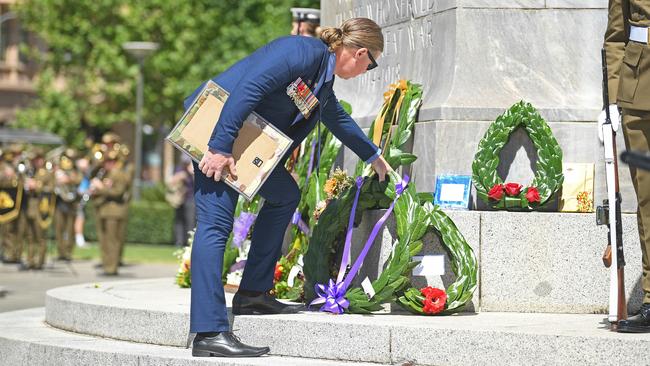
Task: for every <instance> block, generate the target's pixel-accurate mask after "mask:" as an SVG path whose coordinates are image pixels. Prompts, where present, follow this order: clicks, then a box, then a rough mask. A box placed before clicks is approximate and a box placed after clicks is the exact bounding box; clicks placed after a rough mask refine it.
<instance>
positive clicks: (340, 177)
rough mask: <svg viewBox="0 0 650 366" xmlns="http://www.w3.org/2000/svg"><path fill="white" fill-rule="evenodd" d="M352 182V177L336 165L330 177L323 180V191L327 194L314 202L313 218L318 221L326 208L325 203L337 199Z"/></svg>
mask: <svg viewBox="0 0 650 366" xmlns="http://www.w3.org/2000/svg"><path fill="white" fill-rule="evenodd" d="M352 184H354V179H352V177H350V176H348V173H347V171H345V170H341V168H338V167H337V168H336V169H335V170H334V171H333V172H332V174H331V175H330V178H329V179H328V180H326V181H325V187H323V191H324V192H325V194H326V195H327V198H326V199H324V200H321V201H319V202H318V203H317V204H316V208H315V209H314V213H313V215H312V216H313V217H314V220H316V221H318V218H319V217H320V215H321V213H323V211H325V208H327V204H328V203H329V202H331V201H332V200H334V199H338V198H339V196H340V195H341V194H342V193H343V192H345V191H346V190H347V189H348V188H350V187H351V186H352Z"/></svg>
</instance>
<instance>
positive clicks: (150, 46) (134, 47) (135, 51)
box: [122, 42, 158, 201]
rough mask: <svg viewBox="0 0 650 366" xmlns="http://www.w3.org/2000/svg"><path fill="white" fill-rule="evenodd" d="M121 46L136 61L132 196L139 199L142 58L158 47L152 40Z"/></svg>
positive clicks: (142, 82)
mask: <svg viewBox="0 0 650 366" xmlns="http://www.w3.org/2000/svg"><path fill="white" fill-rule="evenodd" d="M122 48H123V49H124V50H125V51H126V52H128V53H129V54H130V55H131V56H133V57H134V58H135V59H136V60H137V61H138V78H137V93H136V100H135V148H134V150H135V153H134V159H135V179H134V182H133V198H134V199H135V200H136V201H137V200H140V189H141V187H142V182H141V179H140V176H141V175H142V104H143V89H144V80H143V79H144V78H143V73H142V70H143V67H144V60H145V59H146V58H147V56H149V55H151V54H152V53H153V52H154V51H156V50H157V49H158V43H154V42H126V43H124V44H123V45H122Z"/></svg>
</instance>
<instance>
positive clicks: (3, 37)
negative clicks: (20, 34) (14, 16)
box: [0, 22, 9, 61]
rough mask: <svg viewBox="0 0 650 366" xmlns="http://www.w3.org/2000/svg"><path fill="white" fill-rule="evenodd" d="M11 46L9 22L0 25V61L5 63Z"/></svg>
mask: <svg viewBox="0 0 650 366" xmlns="http://www.w3.org/2000/svg"><path fill="white" fill-rule="evenodd" d="M8 46H9V22H2V24H0V61H5V57H6V54H7V47H8Z"/></svg>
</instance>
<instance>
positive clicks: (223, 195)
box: [185, 18, 390, 357]
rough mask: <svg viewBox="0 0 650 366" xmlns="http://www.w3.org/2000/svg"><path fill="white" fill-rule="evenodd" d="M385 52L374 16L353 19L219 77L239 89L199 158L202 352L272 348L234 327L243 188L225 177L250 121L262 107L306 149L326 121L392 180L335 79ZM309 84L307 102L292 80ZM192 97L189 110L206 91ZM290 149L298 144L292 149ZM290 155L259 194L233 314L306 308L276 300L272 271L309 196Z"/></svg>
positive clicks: (196, 267)
mask: <svg viewBox="0 0 650 366" xmlns="http://www.w3.org/2000/svg"><path fill="white" fill-rule="evenodd" d="M383 49H384V39H383V36H382V33H381V28H379V26H378V25H377V24H376V23H375V22H373V21H372V20H370V19H366V18H354V19H349V20H347V21H345V22H344V23H343V24H342V25H341V27H340V28H325V29H324V30H323V31H322V33H321V37H320V39H319V38H308V37H300V36H290V37H283V38H279V39H277V40H275V41H272V42H271V43H269V44H267V45H265V46H263V47H262V48H260V49H258V50H257V51H255V52H254V53H253V54H251V55H250V56H248V57H246V58H244V59H243V60H241V61H239V62H237V63H236V64H234V65H233V66H232V67H230V68H229V69H228V70H226V71H225V72H223V73H222V74H220V75H219V76H217V77H215V78H214V79H213V80H214V81H215V82H216V83H217V84H219V85H220V86H222V87H223V88H225V89H226V90H227V91H228V92H229V93H230V96H229V97H228V100H227V101H226V103H225V105H224V107H223V110H222V112H221V115H220V117H219V122H218V124H217V126H216V127H215V129H214V131H213V133H212V136H211V138H210V141H209V143H208V146H209V151H208V152H206V153H205V155H204V157H203V159H202V160H201V162H200V163H199V164H198V165H197V164H196V163H195V165H194V171H195V172H196V174H195V181H194V182H195V183H194V199H195V201H196V213H197V230H196V234H195V237H194V243H193V248H192V303H191V311H190V332H192V333H197V336H196V338H195V340H194V343H193V348H192V354H193V355H194V356H224V357H242V356H249V357H250V356H260V355H263V354H265V353H267V352H269V348H268V347H252V346H248V345H245V344H243V343H241V342H240V341H239V340H238V339H237V338H236V337H235V336H234V335H233V334H232V332H231V331H230V326H229V323H228V313H227V310H226V303H225V296H224V290H223V285H222V283H221V268H222V266H223V254H224V248H225V245H226V241H227V240H228V236H229V235H230V232H231V230H232V226H233V215H234V210H235V206H236V203H237V198H238V196H237V193H236V192H235V191H234V190H233V189H231V188H230V187H229V186H228V185H226V184H225V183H223V182H221V178H222V176H225V175H226V174H232V175H233V176H236V175H237V171H236V169H235V161H234V159H233V157H232V155H231V154H232V148H233V142H234V141H235V138H236V137H237V133H238V131H239V129H240V128H241V127H242V123H243V121H244V119H246V117H247V116H248V115H249V114H250V113H251V112H253V111H255V112H257V113H258V114H260V115H261V116H262V117H264V118H265V119H266V120H267V121H269V122H270V123H272V124H273V125H275V126H276V127H277V128H279V129H280V130H281V131H283V132H284V133H285V134H286V135H287V136H289V137H290V138H291V139H292V140H293V141H294V146H292V149H291V150H293V148H295V147H296V146H298V145H299V144H300V143H301V141H302V140H304V138H305V137H306V136H307V135H308V134H309V132H311V131H312V130H313V129H314V127H315V125H316V123H317V121H319V120H321V121H322V122H323V123H324V124H325V125H326V126H327V127H328V128H329V130H330V131H332V133H333V134H334V135H335V136H336V137H337V138H338V139H339V140H341V142H343V144H345V145H346V146H347V147H348V148H350V149H351V150H352V151H353V152H355V153H356V154H357V155H358V156H359V157H360V158H361V159H363V160H364V161H366V162H368V163H371V164H372V167H373V168H374V169H375V171H376V172H377V173H378V175H379V178H380V180H384V178H385V175H386V173H387V171H388V170H390V166H389V165H388V164H387V163H386V161H385V160H384V159H383V157H381V155H380V150H379V148H378V147H377V146H375V145H374V144H373V143H372V142H371V141H370V140H369V139H368V138H367V137H366V135H365V134H364V133H363V132H362V131H361V129H360V128H359V126H358V125H357V124H356V123H355V122H354V120H352V118H351V117H350V116H349V115H348V114H347V113H346V112H345V111H344V110H343V108H341V105H340V104H339V103H338V100H337V99H336V96H335V95H334V92H333V91H332V85H333V84H334V75H336V76H338V77H340V78H343V79H349V78H353V77H356V76H359V75H361V74H363V73H364V72H366V71H368V70H372V69H374V68H375V67H377V62H376V61H375V59H377V58H379V56H380V54H381V52H382V51H383ZM298 79H300V80H302V81H303V83H304V86H306V87H308V88H309V89H310V90H311V91H312V92H313V94H314V96H316V98H317V99H318V103H316V104H313V103H312V105H311V108H310V109H309V108H304V107H303V108H302V109H299V108H298V107H297V106H296V103H295V102H294V101H293V100H292V98H291V97H290V96H289V95H288V94H287V86H289V85H290V84H292V83H295V82H299V81H300V80H298ZM201 88H202V86H201V87H199V88H198V89H197V90H196V91H195V92H194V93H193V95H191V96H190V97H189V98H187V99H186V102H185V106H186V108H187V107H188V105H189V104H190V103H191V101H192V100H194V97H195V96H196V94H197V93H198V92H199V91H200V90H201ZM291 150H290V151H291ZM287 157H288V155H287V156H285V158H284V159H283V160H282V161H281V163H280V164H278V166H277V167H276V168H275V170H274V171H273V172H272V173H270V174H269V177H268V178H267V180H266V182H265V183H264V185H263V186H262V187H261V189H260V191H259V194H260V195H261V196H262V197H264V199H265V203H264V205H263V207H262V209H261V211H260V212H259V215H258V217H257V221H256V224H255V227H254V230H253V233H252V242H251V249H250V252H249V254H248V260H247V263H246V267H245V269H244V274H243V278H242V281H241V285H240V287H239V290H238V292H237V293H236V294H235V297H234V299H233V309H232V311H233V313H234V314H236V315H239V314H278V313H285V314H286V313H293V312H297V311H298V310H300V309H299V308H297V307H295V306H287V305H284V304H282V303H281V302H279V301H277V300H275V299H274V298H273V297H272V296H271V295H270V294H269V290H270V289H271V288H272V287H273V270H274V268H275V263H276V261H277V260H278V258H279V257H280V254H281V253H280V249H281V246H282V240H283V237H284V232H285V230H286V227H287V225H288V224H289V221H290V220H291V217H292V215H293V213H294V211H295V209H296V207H297V205H298V202H299V200H300V191H299V189H298V186H297V184H296V182H295V181H294V179H293V178H292V177H291V175H290V174H289V173H288V172H287V170H286V169H285V168H284V164H283V163H284V161H285V160H286V158H287Z"/></svg>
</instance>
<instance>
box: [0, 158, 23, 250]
mask: <svg viewBox="0 0 650 366" xmlns="http://www.w3.org/2000/svg"><path fill="white" fill-rule="evenodd" d="M17 153H18V151H16V149H15V148H14V147H12V146H10V147H8V148H6V149H4V150H3V151H2V152H1V153H0V250H2V261H3V262H4V263H19V262H20V254H21V253H16V250H15V246H16V244H17V237H16V235H17V232H18V216H19V214H20V206H21V201H22V196H23V187H22V182H21V181H20V177H19V175H18V171H17V169H16V166H15V165H14V159H15V157H16V154H17Z"/></svg>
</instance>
